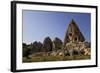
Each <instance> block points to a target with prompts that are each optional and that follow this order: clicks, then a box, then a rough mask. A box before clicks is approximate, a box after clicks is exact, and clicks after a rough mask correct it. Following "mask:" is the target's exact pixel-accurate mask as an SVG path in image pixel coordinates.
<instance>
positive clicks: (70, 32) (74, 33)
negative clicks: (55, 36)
mask: <svg viewBox="0 0 100 73" xmlns="http://www.w3.org/2000/svg"><path fill="white" fill-rule="evenodd" d="M83 41H85V38H84V36H83V35H82V33H81V31H80V30H79V28H78V26H77V25H76V23H75V21H74V20H73V19H72V20H71V22H70V23H69V25H68V28H67V30H66V32H65V38H64V44H63V45H64V46H65V45H66V44H67V43H69V42H83Z"/></svg>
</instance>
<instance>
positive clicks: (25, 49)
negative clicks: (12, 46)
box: [22, 43, 31, 58]
mask: <svg viewBox="0 0 100 73" xmlns="http://www.w3.org/2000/svg"><path fill="white" fill-rule="evenodd" d="M22 45H23V57H27V58H28V56H29V54H30V51H31V50H30V48H28V45H27V44H26V43H23V44H22Z"/></svg>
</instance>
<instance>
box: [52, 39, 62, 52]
mask: <svg viewBox="0 0 100 73" xmlns="http://www.w3.org/2000/svg"><path fill="white" fill-rule="evenodd" d="M58 49H62V41H61V40H60V39H59V38H58V37H56V38H55V39H54V40H53V50H58Z"/></svg>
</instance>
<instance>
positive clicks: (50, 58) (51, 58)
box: [23, 55, 91, 63]
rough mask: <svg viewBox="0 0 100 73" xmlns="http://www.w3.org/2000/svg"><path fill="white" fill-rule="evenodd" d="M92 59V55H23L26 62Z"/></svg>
mask: <svg viewBox="0 0 100 73" xmlns="http://www.w3.org/2000/svg"><path fill="white" fill-rule="evenodd" d="M87 59H91V58H90V56H84V55H78V56H76V55H75V56H33V57H32V58H30V59H28V58H26V57H23V62H24V63H30V62H45V61H46V62H49V61H70V60H87Z"/></svg>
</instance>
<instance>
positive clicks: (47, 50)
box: [42, 37, 52, 52]
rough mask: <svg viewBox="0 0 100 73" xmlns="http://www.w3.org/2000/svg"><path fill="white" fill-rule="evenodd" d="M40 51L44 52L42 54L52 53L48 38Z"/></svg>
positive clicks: (50, 42)
mask: <svg viewBox="0 0 100 73" xmlns="http://www.w3.org/2000/svg"><path fill="white" fill-rule="evenodd" d="M42 51H44V52H49V51H52V41H51V39H50V37H46V38H45V39H44V41H43V48H42Z"/></svg>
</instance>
